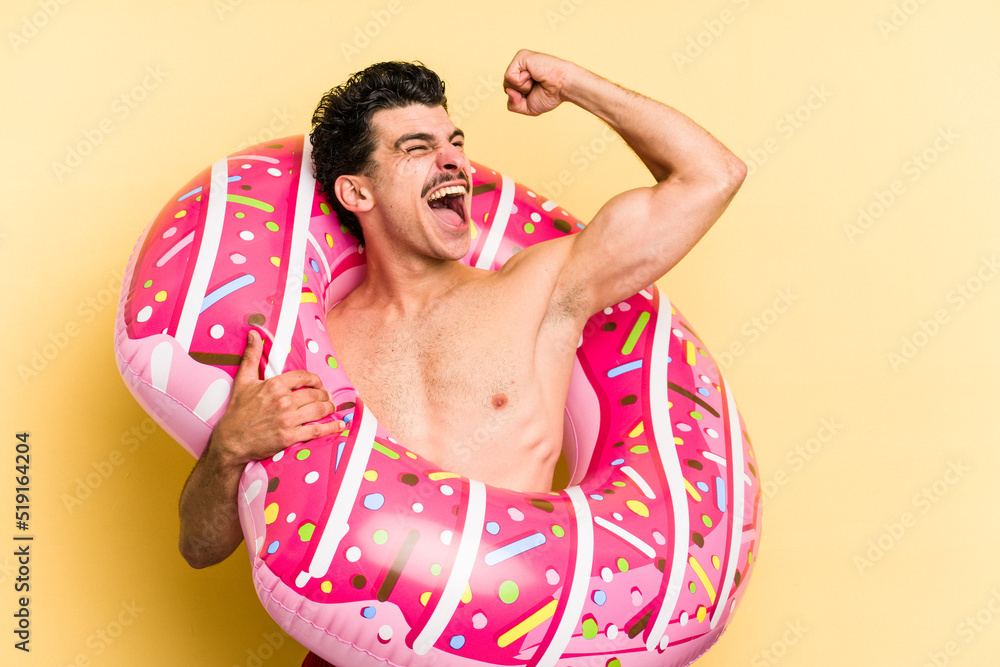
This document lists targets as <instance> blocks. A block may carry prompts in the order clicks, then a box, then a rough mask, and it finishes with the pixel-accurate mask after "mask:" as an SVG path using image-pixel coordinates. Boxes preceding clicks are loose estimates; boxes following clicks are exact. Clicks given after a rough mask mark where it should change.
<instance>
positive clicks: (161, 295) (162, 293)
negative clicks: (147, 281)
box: [153, 289, 167, 303]
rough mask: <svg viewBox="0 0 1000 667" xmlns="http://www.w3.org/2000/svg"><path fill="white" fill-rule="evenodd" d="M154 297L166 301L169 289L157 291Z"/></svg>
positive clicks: (159, 300)
mask: <svg viewBox="0 0 1000 667" xmlns="http://www.w3.org/2000/svg"><path fill="white" fill-rule="evenodd" d="M153 298H154V299H156V300H157V301H158V302H160V303H163V302H164V301H166V300H167V291H166V290H162V289H161V290H160V291H159V292H157V293H156V296H154V297H153Z"/></svg>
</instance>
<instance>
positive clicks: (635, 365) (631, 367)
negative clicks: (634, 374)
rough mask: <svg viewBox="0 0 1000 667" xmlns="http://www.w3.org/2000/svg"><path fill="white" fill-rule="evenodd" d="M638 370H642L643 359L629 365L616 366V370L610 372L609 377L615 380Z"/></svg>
mask: <svg viewBox="0 0 1000 667" xmlns="http://www.w3.org/2000/svg"><path fill="white" fill-rule="evenodd" d="M637 368H642V359H636V360H635V361H630V362H629V363H627V364H624V365H622V366H615V367H614V368H612V369H611V370H609V371H608V377H609V378H615V377H618V376H619V375H621V374H622V373H628V372H629V371H634V370H636V369H637Z"/></svg>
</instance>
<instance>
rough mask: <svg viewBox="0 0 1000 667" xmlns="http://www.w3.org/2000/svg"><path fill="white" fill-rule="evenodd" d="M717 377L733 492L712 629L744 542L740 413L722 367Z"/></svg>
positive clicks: (723, 607)
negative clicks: (721, 389)
mask: <svg viewBox="0 0 1000 667" xmlns="http://www.w3.org/2000/svg"><path fill="white" fill-rule="evenodd" d="M719 379H720V380H722V382H721V384H722V386H723V387H724V388H725V390H726V409H727V411H728V412H729V415H728V416H729V442H730V445H729V448H730V452H729V457H730V458H729V460H730V463H729V475H728V477H729V479H730V480H731V481H732V484H730V485H729V490H730V492H731V493H732V506H731V507H730V508H729V510H728V511H730V512H732V514H730V515H729V522H728V524H729V526H730V528H729V545H728V546H729V556H728V557H727V560H726V571H725V573H723V575H722V589H721V590H720V591H719V597H718V598H716V600H717V602H716V603H715V611H714V612H712V621H711V625H710V627H711V628H713V629H714V628H715V626H716V625H717V624H718V623H719V621H720V620H722V617H723V615H724V614H725V612H726V607H727V606H728V605H727V604H726V602H727V601H728V600H729V593H730V591H732V589H733V581H734V578H735V576H736V566H737V565H738V561H739V558H740V546H741V545H742V544H743V541H742V530H741V527H742V526H743V504H744V502H746V489H745V488H744V486H743V484H742V481H743V479H742V473H743V430H742V429H741V428H740V414H739V412H737V411H736V400H735V399H734V398H733V393H732V392H731V391H729V384H728V383H727V382H726V380H725V378H724V377H723V376H722V370H721V369H720V370H719Z"/></svg>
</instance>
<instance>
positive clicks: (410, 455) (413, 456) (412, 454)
mask: <svg viewBox="0 0 1000 667" xmlns="http://www.w3.org/2000/svg"><path fill="white" fill-rule="evenodd" d="M406 455H407V456H409V457H410V458H411V459H415V458H417V455H416V454H414V453H413V452H406Z"/></svg>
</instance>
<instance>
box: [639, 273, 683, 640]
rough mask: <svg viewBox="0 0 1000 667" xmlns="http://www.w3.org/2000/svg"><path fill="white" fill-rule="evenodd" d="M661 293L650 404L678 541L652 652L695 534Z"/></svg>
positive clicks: (654, 627) (665, 302)
mask: <svg viewBox="0 0 1000 667" xmlns="http://www.w3.org/2000/svg"><path fill="white" fill-rule="evenodd" d="M656 292H657V294H659V297H660V300H659V306H658V308H657V313H656V325H655V329H654V331H653V349H652V351H651V352H650V362H649V404H650V421H651V422H652V429H653V437H654V438H655V440H656V451H657V453H658V454H659V455H660V463H661V464H662V465H663V472H664V474H665V475H666V477H667V490H668V491H669V493H670V506H671V507H672V508H673V511H674V541H673V544H672V545H671V555H670V567H669V569H668V570H666V577H667V589H666V591H665V592H664V595H663V602H662V603H661V604H660V609H659V610H658V611H657V612H656V617H655V620H654V621H653V623H652V625H651V626H650V630H649V635H648V636H647V637H646V650H648V651H652V650H654V649H655V648H657V647H658V646H659V645H660V638H662V637H663V633H665V632H666V631H667V624H668V623H669V622H670V618H671V617H672V616H673V614H674V608H675V607H676V606H677V600H678V598H679V597H680V594H681V585H682V584H683V583H684V573H685V572H686V571H687V556H688V540H689V539H690V538H689V537H688V536H689V535H690V533H691V525H690V517H689V516H688V504H687V495H686V493H685V487H684V475H683V474H682V473H681V462H680V460H679V459H678V458H677V448H676V447H675V446H674V444H673V443H674V429H673V425H672V423H671V421H670V413H669V411H668V408H667V405H668V403H669V400H670V399H669V397H668V396H667V372H668V370H669V367H670V366H669V363H668V362H667V359H668V357H669V352H670V340H671V338H672V335H671V333H670V324H671V322H670V321H671V319H672V315H671V307H670V299H668V298H667V297H666V296H664V294H663V293H662V292H660V291H659V290H656Z"/></svg>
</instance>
